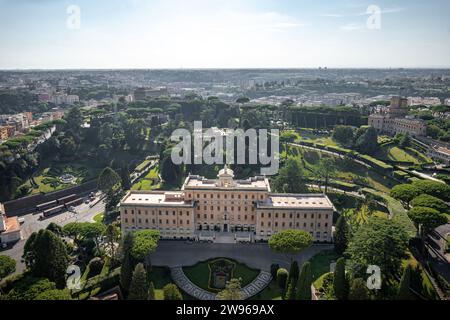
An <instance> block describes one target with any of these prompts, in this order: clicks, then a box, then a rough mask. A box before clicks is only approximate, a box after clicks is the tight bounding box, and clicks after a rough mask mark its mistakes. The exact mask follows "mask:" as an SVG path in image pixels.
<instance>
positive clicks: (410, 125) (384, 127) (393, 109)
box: [369, 97, 427, 136]
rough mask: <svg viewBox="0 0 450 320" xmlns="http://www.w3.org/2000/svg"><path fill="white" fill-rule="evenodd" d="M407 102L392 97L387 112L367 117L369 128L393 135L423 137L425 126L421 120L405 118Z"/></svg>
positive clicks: (403, 99) (425, 131)
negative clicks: (402, 134) (401, 134)
mask: <svg viewBox="0 0 450 320" xmlns="http://www.w3.org/2000/svg"><path fill="white" fill-rule="evenodd" d="M407 114H408V100H407V99H406V98H401V97H392V99H391V105H390V106H389V108H388V110H387V112H383V113H375V114H371V115H370V116H369V126H372V127H374V128H375V129H376V130H377V131H379V132H383V133H388V134H392V135H395V134H397V133H404V134H406V133H407V134H409V135H410V136H425V135H426V133H427V125H426V123H425V121H423V120H422V119H412V118H408V117H407Z"/></svg>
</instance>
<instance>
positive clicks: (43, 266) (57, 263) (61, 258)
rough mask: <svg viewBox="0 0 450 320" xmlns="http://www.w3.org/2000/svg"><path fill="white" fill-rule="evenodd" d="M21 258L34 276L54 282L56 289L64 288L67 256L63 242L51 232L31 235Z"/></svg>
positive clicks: (45, 231)
mask: <svg viewBox="0 0 450 320" xmlns="http://www.w3.org/2000/svg"><path fill="white" fill-rule="evenodd" d="M22 258H23V259H24V260H25V264H26V266H27V267H28V268H29V269H30V271H31V273H32V274H33V275H34V276H36V277H44V278H48V279H50V280H51V281H54V282H55V283H56V286H57V288H63V287H64V286H65V276H66V270H67V267H68V266H69V256H68V254H67V251H66V246H65V244H64V242H62V240H61V239H59V238H58V237H57V236H56V235H55V234H54V233H53V232H51V231H49V230H39V232H37V233H36V232H35V233H33V234H32V235H31V236H30V237H29V238H28V240H27V242H26V243H25V247H24V251H23V256H22Z"/></svg>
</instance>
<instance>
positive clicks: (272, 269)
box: [270, 263, 280, 279]
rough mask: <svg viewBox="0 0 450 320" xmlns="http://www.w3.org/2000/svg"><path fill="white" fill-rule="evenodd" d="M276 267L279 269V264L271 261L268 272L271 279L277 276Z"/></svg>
mask: <svg viewBox="0 0 450 320" xmlns="http://www.w3.org/2000/svg"><path fill="white" fill-rule="evenodd" d="M278 269H280V265H279V264H277V263H272V264H271V265H270V274H271V275H272V278H273V279H276V278H277V272H278Z"/></svg>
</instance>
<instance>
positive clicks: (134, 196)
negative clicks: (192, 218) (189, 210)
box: [121, 191, 193, 207]
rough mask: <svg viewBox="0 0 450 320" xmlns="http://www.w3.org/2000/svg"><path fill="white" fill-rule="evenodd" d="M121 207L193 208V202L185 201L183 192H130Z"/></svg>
mask: <svg viewBox="0 0 450 320" xmlns="http://www.w3.org/2000/svg"><path fill="white" fill-rule="evenodd" d="M121 205H142V206H146V205H147V206H154V205H158V206H167V207H174V206H180V207H192V206H193V203H192V202H191V201H184V197H183V193H182V192H172V191H171V192H164V191H162V192H148V191H130V192H128V193H127V194H126V195H125V197H124V198H123V199H122V202H121Z"/></svg>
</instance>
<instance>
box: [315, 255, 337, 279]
mask: <svg viewBox="0 0 450 320" xmlns="http://www.w3.org/2000/svg"><path fill="white" fill-rule="evenodd" d="M339 258H340V256H339V255H338V254H337V253H336V252H334V250H326V251H322V252H320V253H318V254H316V255H315V256H314V257H312V258H311V260H309V262H310V263H311V271H312V276H313V281H316V280H317V279H319V278H320V277H321V276H323V275H324V274H326V273H328V272H330V264H331V263H332V262H336V261H337V259H339Z"/></svg>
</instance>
